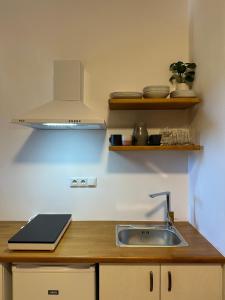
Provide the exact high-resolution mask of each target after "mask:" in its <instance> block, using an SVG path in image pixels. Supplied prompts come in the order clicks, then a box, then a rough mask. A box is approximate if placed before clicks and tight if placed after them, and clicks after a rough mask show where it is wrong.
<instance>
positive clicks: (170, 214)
mask: <svg viewBox="0 0 225 300" xmlns="http://www.w3.org/2000/svg"><path fill="white" fill-rule="evenodd" d="M163 195H165V196H166V210H167V211H166V223H167V225H168V227H172V226H173V223H174V212H173V211H171V210H170V202H171V201H170V192H161V193H156V194H150V195H149V196H150V197H151V198H155V197H158V196H163Z"/></svg>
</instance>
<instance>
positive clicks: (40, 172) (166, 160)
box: [0, 0, 189, 220]
mask: <svg viewBox="0 0 225 300" xmlns="http://www.w3.org/2000/svg"><path fill="white" fill-rule="evenodd" d="M0 3H1V10H0V43H1V48H0V136H1V143H0V153H1V157H0V177H1V181H0V219H1V220H9V219H27V218H28V217H30V216H31V215H33V214H35V213H38V212H71V213H72V214H73V218H74V219H80V220H83V219H86V220H93V219H124V220H128V219H137V220H138V219H139V220H144V219H160V218H162V217H163V205H162V202H161V201H160V200H159V199H150V198H149V197H148V194H149V193H153V192H158V191H163V190H170V191H171V192H172V208H173V209H174V210H175V216H176V217H177V219H187V216H188V174H187V162H188V154H187V153H177V152H150V153H148V152H146V153H141V152H133V153H114V152H109V151H108V137H109V135H110V134H111V133H114V132H118V131H119V132H122V133H124V134H130V133H131V129H130V130H129V129H124V128H127V127H128V126H133V125H134V122H135V121H137V120H140V119H141V120H145V121H147V123H148V126H149V127H160V126H163V127H166V126H167V124H169V126H171V127H176V126H183V125H185V124H186V121H187V115H186V113H185V112H182V113H178V112H135V111H134V112H111V113H110V114H109V112H108V107H107V100H108V95H109V93H110V92H112V91H116V90H141V89H142V88H143V87H144V86H145V85H148V84H167V83H168V78H169V71H168V66H169V64H170V63H171V62H173V61H176V60H177V59H182V60H188V47H189V45H188V14H187V1H186V0H174V1H172V2H169V1H164V0H159V1H153V0H148V1H145V0H142V1H138V2H135V1H128V0H124V1H119V0H115V1H103V0H97V1H91V0H83V1H80V0H79V1H76V0H75V1H69V0H64V1H61V0H60V1H59V0H40V1H35V0H29V1H28V0H21V1H16V2H15V1H8V0H7V1H6V0H0ZM55 59H79V60H81V61H82V62H83V63H84V67H85V97H86V99H87V103H88V104H89V105H90V106H93V107H96V108H97V109H98V110H99V113H100V114H101V115H102V116H105V117H106V119H107V120H108V122H109V125H110V130H108V131H107V132H101V131H96V132H90V131H88V132H74V131H73V132H72V131H33V130H31V129H29V128H23V127H17V126H16V125H12V124H9V121H10V119H11V118H12V117H13V116H15V115H17V114H20V113H22V112H25V111H27V110H29V109H32V108H34V107H36V106H38V105H41V104H43V103H45V102H47V101H49V100H52V97H53V96H52V89H53V81H52V76H53V68H52V63H53V60H55ZM120 127H124V128H123V129H120ZM114 128H116V129H114ZM83 175H84V176H96V177H97V178H98V185H97V188H90V189H88V188H84V189H71V188H70V187H69V184H70V178H71V177H73V176H83Z"/></svg>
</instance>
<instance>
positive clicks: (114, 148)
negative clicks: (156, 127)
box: [109, 145, 203, 151]
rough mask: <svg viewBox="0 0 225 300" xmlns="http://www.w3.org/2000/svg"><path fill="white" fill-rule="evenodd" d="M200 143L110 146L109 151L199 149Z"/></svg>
mask: <svg viewBox="0 0 225 300" xmlns="http://www.w3.org/2000/svg"><path fill="white" fill-rule="evenodd" d="M202 149H203V147H202V146H200V145H170V146H169V145H168V146H109V151H168V150H173V151H199V150H202Z"/></svg>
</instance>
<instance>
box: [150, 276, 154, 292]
mask: <svg viewBox="0 0 225 300" xmlns="http://www.w3.org/2000/svg"><path fill="white" fill-rule="evenodd" d="M153 286H154V279H153V272H152V271H151V272H150V292H153Z"/></svg>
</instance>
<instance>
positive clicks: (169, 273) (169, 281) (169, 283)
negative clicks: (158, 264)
mask: <svg viewBox="0 0 225 300" xmlns="http://www.w3.org/2000/svg"><path fill="white" fill-rule="evenodd" d="M171 290H172V274H171V272H170V271H169V272H168V292H171Z"/></svg>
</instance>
